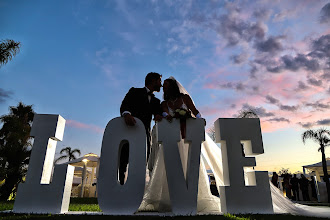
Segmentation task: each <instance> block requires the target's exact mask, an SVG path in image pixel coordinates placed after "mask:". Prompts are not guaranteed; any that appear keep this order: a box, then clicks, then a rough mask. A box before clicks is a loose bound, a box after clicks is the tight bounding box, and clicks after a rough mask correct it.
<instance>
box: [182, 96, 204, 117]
mask: <svg viewBox="0 0 330 220" xmlns="http://www.w3.org/2000/svg"><path fill="white" fill-rule="evenodd" d="M183 99H184V103H185V104H186V105H187V107H188V108H189V109H190V111H191V112H192V113H193V114H194V115H195V116H196V118H200V117H201V114H200V113H199V111H198V110H197V108H196V107H195V105H194V102H193V101H192V100H191V98H190V96H189V95H187V94H185V95H184V96H183Z"/></svg>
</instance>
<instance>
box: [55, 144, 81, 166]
mask: <svg viewBox="0 0 330 220" xmlns="http://www.w3.org/2000/svg"><path fill="white" fill-rule="evenodd" d="M62 153H65V155H63V156H60V157H59V158H57V159H56V160H55V163H57V162H58V161H60V160H63V159H66V158H69V161H71V160H75V159H77V158H76V156H75V155H74V154H75V153H78V154H79V156H80V154H81V153H80V150H79V149H73V150H72V149H71V147H65V148H63V149H62V150H61V152H60V154H62Z"/></svg>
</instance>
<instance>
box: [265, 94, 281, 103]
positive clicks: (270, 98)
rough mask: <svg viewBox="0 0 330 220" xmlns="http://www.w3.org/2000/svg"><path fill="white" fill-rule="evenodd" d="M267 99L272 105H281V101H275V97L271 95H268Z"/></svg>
mask: <svg viewBox="0 0 330 220" xmlns="http://www.w3.org/2000/svg"><path fill="white" fill-rule="evenodd" d="M266 99H267V101H268V102H269V103H271V104H277V103H279V100H278V99H275V98H274V97H272V96H270V95H267V96H266Z"/></svg>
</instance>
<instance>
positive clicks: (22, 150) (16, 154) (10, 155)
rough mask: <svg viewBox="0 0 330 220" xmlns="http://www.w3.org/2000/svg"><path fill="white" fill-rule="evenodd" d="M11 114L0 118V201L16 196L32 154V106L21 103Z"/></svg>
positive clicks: (12, 107)
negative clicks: (1, 182)
mask: <svg viewBox="0 0 330 220" xmlns="http://www.w3.org/2000/svg"><path fill="white" fill-rule="evenodd" d="M9 110H10V113H9V114H8V115H3V116H1V117H0V121H1V122H2V124H3V126H2V128H1V129H0V175H1V176H0V180H5V182H4V184H3V185H2V186H1V188H0V200H7V199H8V198H9V196H10V194H12V193H13V195H15V193H16V190H17V185H18V184H19V183H20V182H22V179H23V177H24V176H25V175H26V171H27V165H28V163H29V159H30V153H31V137H30V131H31V123H32V120H33V116H34V112H33V109H32V106H31V105H24V104H23V103H21V102H20V103H19V104H18V105H17V106H16V107H15V106H11V107H10V108H9Z"/></svg>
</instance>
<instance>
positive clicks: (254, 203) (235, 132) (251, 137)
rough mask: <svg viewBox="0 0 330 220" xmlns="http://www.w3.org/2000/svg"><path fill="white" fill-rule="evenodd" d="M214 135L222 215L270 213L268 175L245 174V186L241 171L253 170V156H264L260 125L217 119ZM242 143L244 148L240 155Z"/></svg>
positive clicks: (248, 120) (254, 120)
mask: <svg viewBox="0 0 330 220" xmlns="http://www.w3.org/2000/svg"><path fill="white" fill-rule="evenodd" d="M214 125H215V134H216V140H217V142H218V143H221V151H222V163H223V173H224V175H223V180H224V184H225V186H221V187H220V190H219V191H220V199H221V211H222V212H224V213H226V212H229V213H272V212H273V204H272V198H271V194H270V186H269V180H268V173H267V172H266V171H256V172H249V173H247V174H246V175H247V178H246V179H247V180H248V183H246V184H245V180H244V179H245V178H244V170H243V167H254V166H256V161H255V158H254V157H251V156H253V155H258V154H262V153H263V152H264V148H263V144H262V137H261V130H260V121H259V119H257V118H243V119H234V118H219V119H218V120H217V121H216V122H215V123H214ZM241 142H242V143H243V144H244V152H245V155H246V156H249V157H245V156H244V155H242V146H241Z"/></svg>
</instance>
